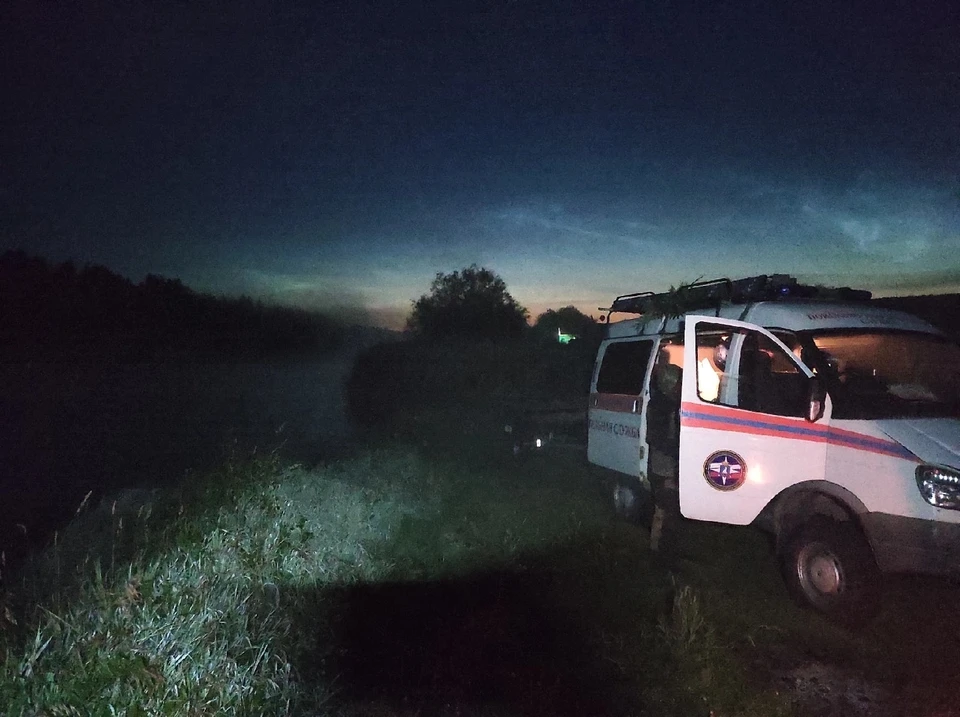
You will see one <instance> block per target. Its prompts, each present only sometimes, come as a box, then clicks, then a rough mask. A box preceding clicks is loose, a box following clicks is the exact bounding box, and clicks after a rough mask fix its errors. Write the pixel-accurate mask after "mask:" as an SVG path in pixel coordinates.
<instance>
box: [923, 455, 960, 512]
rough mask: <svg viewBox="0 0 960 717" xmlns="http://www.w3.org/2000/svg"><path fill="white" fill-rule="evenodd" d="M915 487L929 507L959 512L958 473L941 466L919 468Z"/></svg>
mask: <svg viewBox="0 0 960 717" xmlns="http://www.w3.org/2000/svg"><path fill="white" fill-rule="evenodd" d="M917 486H918V487H919V488H920V494H921V495H922V496H923V498H924V500H926V501H927V502H928V503H929V504H930V505H935V506H937V507H938V508H949V509H950V510H960V471H958V470H956V469H954V468H944V467H943V466H920V467H918V468H917Z"/></svg>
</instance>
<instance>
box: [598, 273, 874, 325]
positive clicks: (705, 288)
mask: <svg viewBox="0 0 960 717" xmlns="http://www.w3.org/2000/svg"><path fill="white" fill-rule="evenodd" d="M871 296H872V295H871V293H870V292H869V291H866V290H864V289H851V288H850V287H846V286H844V287H838V288H829V287H824V286H812V285H809V284H801V283H800V282H798V281H797V280H796V279H795V278H794V277H792V276H790V275H788V274H769V275H767V274H760V275H759V276H751V277H747V278H745V279H735V280H731V279H729V278H722V279H710V280H708V281H695V282H693V283H692V284H684V285H681V286H680V287H678V288H676V289H671V290H670V291H664V292H661V293H654V292H652V291H640V292H637V293H634V294H623V295H622V296H618V297H617V298H616V299H614V300H613V304H611V306H610V308H609V309H601V311H609V312H610V313H611V314H613V313H618V312H619V313H625V314H653V315H664V314H667V313H675V314H676V315H679V314H683V313H686V312H688V311H695V310H698V309H707V308H719V307H720V306H721V305H722V304H725V303H734V304H735V303H749V302H754V301H775V300H777V299H786V298H792V299H833V300H835V301H836V300H839V301H869V300H870V298H871Z"/></svg>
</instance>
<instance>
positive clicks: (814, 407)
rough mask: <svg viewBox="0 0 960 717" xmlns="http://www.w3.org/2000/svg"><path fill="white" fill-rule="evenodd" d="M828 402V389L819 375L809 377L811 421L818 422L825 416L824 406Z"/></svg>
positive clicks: (809, 419) (809, 417)
mask: <svg viewBox="0 0 960 717" xmlns="http://www.w3.org/2000/svg"><path fill="white" fill-rule="evenodd" d="M826 402H827V390H826V389H825V388H824V387H823V383H822V382H821V381H820V379H819V378H818V377H817V376H811V377H810V378H808V379H807V415H806V419H807V421H809V422H810V423H816V422H817V421H819V420H820V419H821V418H823V410H824V406H825V405H826Z"/></svg>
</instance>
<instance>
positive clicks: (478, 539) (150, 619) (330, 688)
mask: <svg viewBox="0 0 960 717" xmlns="http://www.w3.org/2000/svg"><path fill="white" fill-rule="evenodd" d="M545 470H546V471H548V473H547V475H548V476H549V479H546V480H545V479H544V478H545V475H544V473H543V471H545ZM591 481H592V479H591V478H589V477H587V478H585V477H584V474H583V466H580V465H578V464H576V463H571V462H570V461H556V462H547V463H540V464H536V463H531V464H527V465H525V466H520V467H517V466H511V467H510V469H507V470H502V469H499V468H497V467H495V466H493V467H489V466H488V467H481V466H478V465H475V464H473V463H471V462H468V461H463V460H459V461H458V460H457V459H455V458H442V457H437V456H434V457H432V458H424V457H423V456H422V455H421V454H419V453H417V452H415V451H412V450H410V449H407V448H399V447H398V448H390V449H381V450H370V451H367V452H365V453H362V454H361V455H359V456H357V457H354V458H352V459H350V460H347V461H344V462H341V463H338V464H334V465H331V466H328V467H326V468H323V469H319V470H313V471H310V470H304V469H302V468H300V467H297V466H292V467H284V466H282V465H280V464H279V462H278V461H277V460H276V459H275V457H273V456H267V457H264V458H261V459H258V460H254V461H245V462H230V463H228V464H227V465H225V466H224V467H223V468H222V469H221V470H220V471H218V472H216V473H214V474H211V475H209V476H206V477H205V478H203V479H202V480H200V479H198V480H196V481H195V482H194V483H193V484H192V485H190V486H188V487H186V488H184V489H183V490H182V491H180V492H177V493H170V494H167V495H164V496H153V501H152V502H151V503H149V504H141V505H139V506H136V505H126V506H124V505H123V504H122V502H118V503H117V504H116V505H114V504H113V503H112V502H111V501H107V502H105V503H104V504H101V506H100V507H98V508H96V509H89V510H86V511H85V512H83V513H82V514H80V515H79V516H78V517H77V520H76V521H75V522H74V523H73V524H72V525H71V526H69V527H68V528H67V529H66V530H65V531H63V532H62V533H61V534H60V535H59V536H58V539H57V542H56V544H55V545H51V546H50V547H49V549H48V550H47V551H45V552H44V553H43V554H42V555H40V556H38V557H37V558H36V559H35V560H33V561H32V562H31V563H30V564H29V565H28V566H27V567H26V568H25V569H24V570H23V571H22V572H21V575H20V576H19V579H18V580H17V581H15V582H14V584H13V589H12V591H11V594H10V595H8V596H7V598H6V602H5V604H4V605H3V610H0V616H4V617H0V714H2V715H9V716H13V715H72V714H94V715H100V714H103V715H112V714H127V715H214V714H234V715H265V714H277V715H279V714H310V715H323V714H365V713H368V710H372V709H374V706H371V705H372V704H373V703H371V704H368V705H366V706H364V705H363V704H362V698H361V697H358V696H357V695H356V694H353V693H349V694H347V693H344V692H343V690H344V689H345V688H344V685H343V684H342V683H341V682H340V680H341V678H342V676H343V669H345V668H343V666H342V660H341V658H340V656H339V653H338V651H341V650H342V649H344V647H343V645H342V644H340V643H338V642H337V639H336V637H335V636H336V634H337V632H338V630H340V629H341V628H340V627H339V625H340V623H341V622H342V621H343V619H345V617H346V616H347V615H348V614H349V613H350V610H351V608H350V606H349V605H345V604H344V602H343V601H344V599H345V598H344V597H343V596H344V595H345V594H350V593H349V592H348V593H344V590H345V589H350V590H352V589H353V588H352V587H351V586H355V587H357V588H363V586H377V585H398V584H400V585H403V584H407V585H411V586H415V585H428V586H429V585H431V584H438V585H439V584H444V585H445V584H448V583H450V582H451V581H452V582H453V584H461V585H465V586H468V587H466V588H463V590H462V592H457V591H456V590H454V591H453V593H451V594H454V595H461V596H463V595H467V596H468V597H467V598H466V599H468V602H469V599H471V598H469V593H470V592H471V590H473V588H470V587H469V586H471V585H474V584H475V583H474V582H472V581H474V580H475V579H474V578H473V577H471V576H475V575H479V574H490V573H491V571H493V572H494V573H498V574H500V573H502V574H507V573H511V574H519V575H527V576H530V577H527V578H523V580H522V581H521V583H522V584H523V585H525V586H527V587H524V588H522V590H521V592H523V591H530V595H527V594H526V593H524V594H522V595H518V594H516V593H510V592H509V589H508V587H503V585H507V586H509V584H510V581H509V580H508V581H507V582H505V583H504V582H499V580H500V579H498V581H495V583H496V584H497V585H501V587H499V588H497V589H496V590H495V591H494V595H493V597H492V598H491V601H492V602H490V603H489V604H487V603H483V602H480V603H476V604H474V607H468V608H467V609H468V612H469V611H471V610H476V611H477V613H478V614H477V615H474V616H468V617H465V618H463V619H460V618H459V617H458V618H456V619H451V623H450V624H451V625H453V627H450V628H449V629H447V628H445V630H447V632H448V633H449V634H447V633H445V634H444V636H443V637H442V639H440V638H438V639H439V643H438V644H440V645H441V646H444V647H443V648H442V649H448V650H451V651H452V654H453V656H454V658H456V659H459V660H460V662H461V663H462V664H471V665H472V664H474V662H475V661H476V659H479V658H477V657H476V655H492V656H493V657H494V658H496V660H501V661H502V659H503V658H502V655H503V654H507V655H508V656H510V655H512V657H511V659H513V660H515V661H517V662H518V664H519V667H517V666H516V665H515V666H514V667H512V668H511V669H513V670H514V672H516V669H520V670H535V669H536V670H540V669H541V668H540V667H534V665H539V663H540V662H543V661H544V660H546V661H547V662H550V663H551V664H552V665H553V667H552V668H551V669H554V670H555V672H554V673H551V674H555V676H554V677H552V678H550V679H553V680H559V681H560V682H559V683H558V685H559V684H562V683H565V682H566V683H570V684H568V685H567V686H566V687H564V688H560V687H551V686H550V685H551V684H553V683H551V682H550V681H549V680H547V679H546V678H545V677H543V676H541V677H537V678H536V680H535V681H534V678H532V677H531V678H530V679H531V682H530V684H529V685H526V686H525V688H524V689H527V688H529V689H530V690H534V695H535V696H536V695H542V699H544V700H546V702H544V703H543V704H544V705H545V706H543V709H548V708H549V709H555V708H556V705H561V706H562V704H563V703H562V700H560V699H559V698H558V700H557V701H556V703H553V702H550V699H551V695H555V694H557V692H556V691H557V690H558V689H569V690H574V687H573V686H570V685H572V684H573V683H577V684H580V683H583V684H584V685H587V687H584V689H587V688H588V687H589V690H593V689H594V688H595V687H596V688H597V689H600V688H599V686H600V685H606V684H607V683H609V684H610V685H612V687H611V688H610V694H609V695H608V696H605V697H604V699H605V700H606V704H607V708H606V709H608V712H606V713H611V714H664V715H670V714H677V715H679V714H688V713H690V712H688V709H689V708H690V706H691V705H694V706H695V707H696V708H697V709H698V710H699V711H702V709H701V708H703V707H707V708H717V709H718V710H720V711H718V712H717V714H738V713H742V714H758V715H759V714H779V713H780V712H779V707H777V706H776V705H777V704H778V703H776V702H775V700H774V702H770V699H771V698H769V695H768V693H766V692H763V691H762V690H761V691H760V692H757V691H756V690H753V691H751V690H748V689H746V688H745V687H744V683H743V679H742V672H741V671H739V670H738V668H736V666H735V664H734V663H733V662H731V660H730V659H729V658H728V657H727V656H725V653H724V651H723V650H721V649H719V646H720V645H721V644H722V642H721V641H720V637H719V635H718V634H717V633H715V632H714V628H713V625H712V622H711V618H710V616H709V615H708V614H707V612H706V611H704V610H703V609H702V606H701V605H700V603H698V601H697V598H696V594H695V593H694V592H692V589H687V588H679V589H678V588H676V586H674V585H672V584H671V582H670V580H669V575H668V574H667V573H665V572H663V571H660V570H657V569H656V568H655V566H654V565H653V564H652V563H651V562H650V560H649V555H648V554H646V553H645V550H644V548H643V547H642V546H643V544H644V543H643V540H642V537H641V536H639V535H638V534H637V533H635V532H632V531H627V530H626V528H625V527H624V526H618V525H616V524H612V523H610V521H609V517H608V515H607V511H606V506H605V504H604V501H603V498H604V497H603V496H602V495H600V493H599V492H597V491H594V490H593V489H592V488H591V486H593V483H592V482H591ZM437 581H440V582H439V583H438V582H437ZM504 590H506V592H504ZM402 592H403V591H401V593H402ZM374 594H377V593H374ZM415 594H418V595H419V594H420V593H416V592H415ZM425 594H430V593H429V591H428V593H425ZM438 594H440V595H444V596H446V595H447V593H446V592H443V591H440V593H438ZM670 595H673V596H674V597H673V602H672V604H670V605H669V606H666V607H662V606H664V605H666V603H665V602H664V599H665V598H666V597H669V596H670ZM512 601H514V602H517V603H518V604H513V602H512ZM470 604H473V603H470ZM440 609H443V608H442V607H441V608H440ZM551 615H552V616H554V618H556V620H554V618H548V616H551ZM558 615H559V616H562V617H559V618H557V617H556V616H558ZM370 619H371V620H374V619H375V616H373V615H371V616H370ZM391 619H392V618H391ZM531 621H532V622H531ZM361 622H363V620H361ZM389 623H390V620H387V625H389ZM531 624H541V628H539V630H540V631H539V632H536V635H534V636H530V635H528V636H527V637H523V635H524V634H525V632H526V631H528V630H531V629H532V628H530V625H531ZM484 626H487V627H484ZM490 626H493V627H490ZM552 626H554V627H552ZM559 626H563V627H559ZM488 627H489V629H487V628H488ZM494 628H495V629H494ZM554 629H556V630H561V631H562V632H563V634H564V635H565V636H564V637H562V639H561V638H556V637H549V636H550V635H552V634H553V632H552V631H553V630H554ZM458 630H462V632H458ZM451 631H452V632H451ZM517 634H519V635H520V637H518V636H517ZM490 635H493V637H490ZM575 635H580V636H581V638H582V640H583V642H582V643H578V642H577V640H580V639H581V638H577V640H574V636H575ZM541 638H544V639H546V638H549V640H555V639H560V640H561V641H560V643H557V644H558V645H559V646H558V647H556V648H554V650H553V652H551V653H549V654H548V653H542V650H543V648H542V646H541V645H540V640H541ZM473 639H481V640H488V639H496V640H499V641H500V642H497V643H495V644H492V645H489V644H488V645H486V646H485V647H483V646H477V648H476V650H475V652H476V655H474V654H473V653H471V652H470V651H471V646H470V644H469V642H468V641H469V640H473ZM568 641H569V646H568V647H564V645H565V644H567V642H568ZM461 642H467V643H468V644H465V645H461V644H459V643H461ZM411 649H412V648H411ZM417 649H418V650H420V651H421V652H420V653H418V654H420V655H421V657H423V655H425V654H427V653H430V652H431V651H432V650H433V649H435V648H430V647H429V646H422V647H420V648H417ZM504 650H506V651H507V652H506V653H503V651H504ZM402 655H404V656H405V658H404V659H411V658H410V652H409V650H408V649H407V648H404V650H403V651H402ZM498 656H500V657H498ZM424 659H427V658H424ZM438 660H440V662H443V661H444V660H446V658H445V657H444V656H443V655H441V656H439V658H438ZM438 664H440V663H438ZM443 664H446V663H443ZM457 664H460V663H457ZM492 664H493V667H490V666H489V665H488V666H487V668H488V669H495V668H496V661H494V663H492ZM683 665H686V666H685V667H683ZM681 667H682V669H681ZM708 667H709V669H707V668H708ZM515 668H516V669H515ZM436 669H437V670H438V672H437V674H446V673H444V672H443V670H447V669H448V668H446V667H444V668H442V669H441V668H439V667H438V668H436ZM511 674H513V673H511ZM537 674H540V673H537ZM504 675H506V676H503V678H502V679H503V680H505V681H506V682H505V683H504V684H507V686H510V685H512V684H513V682H511V680H514V681H515V680H516V679H518V678H515V677H510V676H509V675H508V674H507V672H506V670H504ZM434 679H439V678H438V677H435V678H434ZM458 679H459V678H458ZM471 679H474V678H471ZM477 679H479V678H477ZM571 680H572V681H573V682H570V681H571ZM588 683H589V684H588ZM458 684H459V683H458ZM545 685H546V686H545ZM577 689H579V688H577ZM603 689H604V690H606V689H607V688H606V687H603ZM536 690H542V691H543V692H542V693H538V692H536ZM561 694H562V693H561ZM757 695H760V697H759V698H758V697H757ZM536 699H541V697H536ZM757 699H760V700H761V701H760V702H756V700H757ZM358 700H360V702H358ZM410 704H412V705H414V707H411V708H410V709H414V711H416V709H419V708H416V703H410ZM757 704H762V706H763V709H755V707H756V705H757ZM351 705H352V706H351ZM524 705H525V706H524V707H523V708H521V709H519V711H518V712H510V711H505V712H490V711H489V710H488V711H486V712H484V711H483V709H481V708H477V710H479V711H470V710H469V709H468V708H467V707H465V706H464V705H461V706H460V707H458V708H457V709H461V712H460V713H461V714H481V713H483V714H504V715H506V714H515V713H523V714H532V713H540V712H536V708H535V707H531V706H530V705H529V704H527V703H524ZM771 705H773V706H771ZM425 709H426V708H425ZM351 710H352V711H351ZM376 710H377V713H378V714H384V715H393V714H397V715H400V714H409V713H410V712H403V708H402V707H400V706H397V705H393V706H389V705H388V706H384V705H382V704H380V705H378V706H376ZM463 710H466V711H463ZM544 713H545V712H544ZM703 713H704V714H706V712H703Z"/></svg>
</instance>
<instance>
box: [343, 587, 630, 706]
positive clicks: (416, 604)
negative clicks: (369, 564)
mask: <svg viewBox="0 0 960 717" xmlns="http://www.w3.org/2000/svg"><path fill="white" fill-rule="evenodd" d="M553 589H554V586H553V585H552V578H551V576H550V575H549V574H547V573H544V572H534V571H525V572H512V571H502V572H490V573H486V574H483V575H477V576H472V577H469V578H466V579H463V580H443V581H435V582H416V583H386V584H380V585H358V586H353V587H347V588H340V589H337V590H336V591H335V592H333V593H331V594H330V595H329V596H328V599H332V600H334V601H335V603H336V604H337V605H338V608H336V612H337V617H338V619H337V623H336V625H335V626H334V627H333V630H332V632H333V642H334V645H335V646H334V647H333V650H332V654H331V657H330V658H329V660H330V664H328V665H327V666H326V668H327V669H326V671H327V674H330V675H336V676H337V678H336V685H337V686H338V688H339V700H340V701H342V703H343V705H344V706H346V705H353V706H354V707H356V706H357V705H358V704H360V703H366V704H367V705H370V704H378V705H380V706H381V708H382V707H385V706H386V707H389V708H390V710H395V711H396V713H403V714H406V713H410V712H411V711H413V713H417V714H435V713H438V712H441V713H442V711H443V710H449V709H455V710H457V711H456V712H453V713H455V714H463V712H461V711H460V710H463V709H468V710H470V709H471V708H482V710H483V714H500V713H501V712H500V711H499V710H504V712H503V713H505V714H524V715H586V714H591V715H603V714H611V710H612V707H611V705H610V704H609V703H608V701H607V698H606V695H605V693H604V690H603V689H602V688H601V686H602V685H604V684H608V683H609V682H610V681H611V680H612V679H614V678H615V675H614V674H613V673H612V670H610V669H609V667H610V665H604V664H601V663H600V662H599V661H598V660H597V658H596V655H595V654H594V650H592V649H591V648H590V647H589V644H588V641H587V636H586V635H584V634H583V632H582V628H581V627H580V626H579V625H578V622H577V619H576V616H575V615H572V614H566V613H565V612H564V611H563V610H562V609H561V608H559V607H558V606H557V605H556V603H555V601H554V599H553V596H552V594H551V593H552V590H553ZM474 713H475V712H469V711H468V712H466V714H474Z"/></svg>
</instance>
